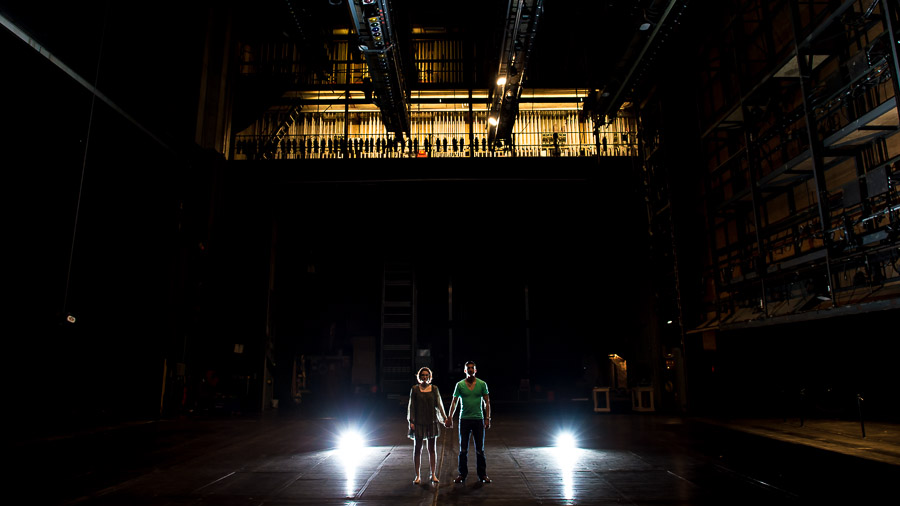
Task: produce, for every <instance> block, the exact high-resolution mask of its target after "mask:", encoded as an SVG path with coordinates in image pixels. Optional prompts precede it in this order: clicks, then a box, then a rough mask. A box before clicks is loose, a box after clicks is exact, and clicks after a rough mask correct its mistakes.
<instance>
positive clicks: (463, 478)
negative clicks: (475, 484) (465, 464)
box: [453, 475, 466, 483]
mask: <svg viewBox="0 0 900 506" xmlns="http://www.w3.org/2000/svg"><path fill="white" fill-rule="evenodd" d="M464 481H466V477H465V476H463V475H459V476H457V477H456V478H455V479H454V480H453V483H462V482H464Z"/></svg>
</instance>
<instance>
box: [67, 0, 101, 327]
mask: <svg viewBox="0 0 900 506" xmlns="http://www.w3.org/2000/svg"><path fill="white" fill-rule="evenodd" d="M108 20H109V0H107V2H106V6H105V7H104V10H103V27H102V28H101V29H100V47H99V48H98V50H97V68H96V70H95V71H94V89H97V82H98V81H99V80H100V63H101V62H102V61H103V41H104V39H105V38H106V24H107V21H108ZM96 104H97V94H96V93H91V109H90V112H89V113H88V124H87V133H86V134H85V138H84V156H82V158H81V179H80V180H79V182H78V199H77V200H76V201H75V223H74V224H73V225H72V244H71V246H70V247H69V265H68V267H67V268H66V289H65V292H64V294H63V310H62V313H63V314H64V315H66V318H68V317H69V313H68V309H69V286H70V284H71V281H72V261H73V259H74V257H75V235H76V233H77V232H78V217H79V214H80V213H81V197H82V194H83V191H84V175H85V172H86V168H87V157H88V150H89V149H90V144H91V129H92V126H93V123H94V106H95V105H96ZM69 321H72V320H69Z"/></svg>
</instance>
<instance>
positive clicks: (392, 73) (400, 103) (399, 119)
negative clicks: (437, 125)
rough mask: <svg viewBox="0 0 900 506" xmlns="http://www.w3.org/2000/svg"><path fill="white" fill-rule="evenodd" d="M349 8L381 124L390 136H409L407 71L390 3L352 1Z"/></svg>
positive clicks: (371, 0)
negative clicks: (367, 67)
mask: <svg viewBox="0 0 900 506" xmlns="http://www.w3.org/2000/svg"><path fill="white" fill-rule="evenodd" d="M348 4H349V6H350V14H351V16H352V17H353V24H354V26H355V28H356V33H357V35H358V38H359V50H360V51H361V52H362V54H363V55H364V56H365V58H366V64H367V65H368V66H369V76H370V77H371V80H372V91H373V94H374V95H373V101H374V103H375V105H376V106H378V108H379V109H380V110H381V120H382V121H383V122H384V126H385V128H386V129H387V131H388V132H392V133H394V134H395V135H400V133H401V132H406V133H409V107H408V101H407V96H406V95H407V88H406V83H405V80H404V78H403V68H404V67H403V62H402V60H401V58H400V48H399V46H398V44H397V37H396V34H395V32H394V25H393V23H392V21H391V17H392V11H391V6H390V1H389V0H351V1H349V2H348Z"/></svg>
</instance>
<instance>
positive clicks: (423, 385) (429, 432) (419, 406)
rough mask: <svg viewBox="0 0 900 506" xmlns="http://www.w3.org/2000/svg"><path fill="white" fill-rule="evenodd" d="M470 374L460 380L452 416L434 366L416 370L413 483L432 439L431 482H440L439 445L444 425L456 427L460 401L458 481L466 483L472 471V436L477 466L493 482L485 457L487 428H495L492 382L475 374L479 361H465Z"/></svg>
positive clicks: (410, 417) (409, 415)
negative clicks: (437, 468) (437, 469)
mask: <svg viewBox="0 0 900 506" xmlns="http://www.w3.org/2000/svg"><path fill="white" fill-rule="evenodd" d="M465 373H466V377H465V379H463V380H460V381H459V382H458V383H457V384H456V387H455V388H454V389H453V402H451V404H450V416H447V415H446V414H445V413H444V402H443V400H441V393H440V391H439V390H438V387H437V385H432V384H431V381H432V379H433V376H432V373H431V369H429V368H427V367H423V368H421V369H419V372H418V373H417V374H416V379H417V380H418V382H419V384H418V385H415V386H413V387H412V389H411V390H410V392H409V405H408V407H407V412H406V419H407V421H409V438H410V439H412V440H413V441H415V449H414V453H413V461H414V463H415V466H416V479H415V480H413V483H416V484H418V483H421V479H420V477H419V467H420V465H421V462H422V446H423V444H422V443H423V442H425V441H427V442H428V460H429V463H430V465H431V482H432V483H435V484H437V483H438V482H439V481H440V480H438V477H437V475H436V474H435V472H434V465H435V453H436V452H435V449H436V446H437V438H438V436H440V435H441V434H440V425H441V424H443V425H444V427H446V428H448V429H452V428H453V415H454V414H455V413H456V406H457V404H458V405H459V406H460V414H459V474H458V475H457V477H456V479H455V480H453V481H454V483H462V482H464V481H465V479H466V476H467V475H468V472H469V470H468V453H469V437H470V436H471V437H472V438H473V439H474V440H475V460H476V463H475V470H476V472H477V474H478V479H479V480H481V482H482V483H490V482H491V479H490V478H488V475H487V463H486V461H485V458H484V431H485V430H486V429H490V428H491V400H490V397H489V396H488V386H487V383H485V382H484V381H482V380H480V379H477V378H475V373H476V367H475V362H472V361H469V362H466V365H465Z"/></svg>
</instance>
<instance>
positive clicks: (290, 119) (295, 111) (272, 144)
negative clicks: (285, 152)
mask: <svg viewBox="0 0 900 506" xmlns="http://www.w3.org/2000/svg"><path fill="white" fill-rule="evenodd" d="M301 109H303V106H302V105H301V104H297V105H295V106H293V107H291V110H290V111H288V114H287V116H285V118H284V121H282V122H281V124H280V125H279V126H278V130H276V131H275V133H274V134H273V135H272V137H270V138H269V140H268V142H266V143H265V148H264V149H263V152H262V157H263V158H264V159H266V160H269V159H272V158H275V153H276V152H277V151H278V148H279V147H280V145H281V140H282V139H284V137H285V136H286V135H287V134H288V132H289V131H290V129H291V127H292V126H293V125H294V123H296V122H297V118H299V117H300V110H301Z"/></svg>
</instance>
